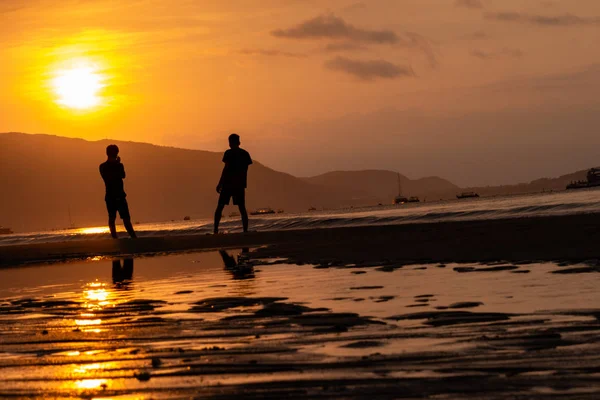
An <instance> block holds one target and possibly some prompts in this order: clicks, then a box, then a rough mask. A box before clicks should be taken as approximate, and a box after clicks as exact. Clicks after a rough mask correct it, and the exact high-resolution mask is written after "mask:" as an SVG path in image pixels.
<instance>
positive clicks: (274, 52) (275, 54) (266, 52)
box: [239, 49, 306, 58]
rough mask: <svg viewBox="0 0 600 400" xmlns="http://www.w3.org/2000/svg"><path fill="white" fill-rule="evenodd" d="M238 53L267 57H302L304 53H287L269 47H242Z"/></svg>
mask: <svg viewBox="0 0 600 400" xmlns="http://www.w3.org/2000/svg"><path fill="white" fill-rule="evenodd" d="M239 53H240V54H244V55H248V56H268V57H292V58H304V57H306V55H305V54H299V53H289V52H287V51H281V50H271V49H242V50H240V51H239Z"/></svg>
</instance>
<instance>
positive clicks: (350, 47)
mask: <svg viewBox="0 0 600 400" xmlns="http://www.w3.org/2000/svg"><path fill="white" fill-rule="evenodd" d="M324 50H325V51H326V52H329V53H335V52H343V51H364V50H368V47H366V46H364V45H362V44H359V43H353V42H336V43H329V44H328V45H327V46H325V48H324Z"/></svg>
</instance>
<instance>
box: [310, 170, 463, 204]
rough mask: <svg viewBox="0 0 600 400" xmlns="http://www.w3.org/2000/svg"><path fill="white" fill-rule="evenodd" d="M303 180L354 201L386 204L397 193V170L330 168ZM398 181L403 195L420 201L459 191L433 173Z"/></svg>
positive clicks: (456, 187)
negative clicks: (332, 190) (337, 169)
mask: <svg viewBox="0 0 600 400" xmlns="http://www.w3.org/2000/svg"><path fill="white" fill-rule="evenodd" d="M304 181H305V182H308V183H311V184H314V185H320V186H325V187H328V188H333V189H336V190H338V191H340V192H341V193H344V194H346V196H348V198H350V199H352V200H353V201H354V202H355V203H357V204H359V203H363V204H377V203H383V204H389V203H390V202H391V201H392V200H393V198H394V197H395V196H397V195H398V173H396V172H393V171H382V170H366V171H334V172H328V173H326V174H323V175H318V176H313V177H310V178H304ZM400 184H401V188H402V194H403V195H405V196H418V197H420V198H421V199H422V200H424V199H426V198H429V199H431V200H434V199H435V200H438V199H439V198H441V197H444V195H446V196H447V195H448V193H454V192H456V191H460V188H459V187H458V186H456V185H454V184H453V183H451V182H449V181H447V180H445V179H442V178H438V177H435V176H432V177H427V178H421V179H416V180H411V179H409V178H407V177H406V176H404V175H400Z"/></svg>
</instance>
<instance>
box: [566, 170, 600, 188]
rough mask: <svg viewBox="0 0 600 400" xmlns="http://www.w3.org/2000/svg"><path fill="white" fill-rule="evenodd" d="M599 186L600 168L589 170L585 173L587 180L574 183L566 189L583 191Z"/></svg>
mask: <svg viewBox="0 0 600 400" xmlns="http://www.w3.org/2000/svg"><path fill="white" fill-rule="evenodd" d="M596 186H600V168H591V169H590V170H588V172H587V180H585V181H574V182H571V183H569V184H568V185H567V189H585V188H591V187H596Z"/></svg>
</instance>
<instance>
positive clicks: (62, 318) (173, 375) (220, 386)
mask: <svg viewBox="0 0 600 400" xmlns="http://www.w3.org/2000/svg"><path fill="white" fill-rule="evenodd" d="M599 222H600V215H590V216H577V217H553V218H535V219H520V220H500V221H485V222H455V223H443V224H422V225H409V226H408V225H407V226H386V227H361V228H346V229H331V230H311V231H289V232H265V233H253V234H248V235H223V236H197V237H189V236H188V237H179V238H173V237H171V238H154V239H140V240H136V241H130V240H121V241H112V240H105V241H104V240H103V241H92V242H77V243H62V244H52V245H42V246H20V247H11V248H2V249H1V250H0V251H1V253H0V257H1V259H2V265H3V266H6V267H13V268H4V269H0V398H5V397H6V398H43V397H45V398H143V399H150V398H154V399H159V398H213V399H229V398H231V399H234V398H235V399H240V398H254V399H259V398H261V399H265V398H266V399H282V398H287V399H306V398H322V399H355V398H358V399H362V398H366V399H399V398H402V399H423V398H429V399H457V400H463V399H534V400H535V399H598V398H600V383H599V382H600V290H599V288H600V273H599V272H600V261H599V260H598V258H600V254H599V253H600V251H599V249H600V245H599V243H600V233H599V232H598V228H597V227H598V226H600V225H598V223H599ZM264 245H268V246H264ZM233 246H259V247H256V248H254V249H252V250H251V251H250V252H249V253H248V252H246V251H244V254H243V255H242V257H241V258H240V259H239V260H238V259H237V257H236V256H237V254H238V253H239V252H240V250H236V251H231V250H229V253H227V251H224V250H223V251H221V253H220V254H219V253H218V252H193V251H191V250H192V249H209V248H218V247H225V248H231V247H233ZM170 252H181V253H180V254H171V255H167V254H165V253H170ZM117 254H135V255H136V256H135V257H134V258H132V259H130V258H129V257H130V256H127V257H122V256H121V257H118V258H116V259H115V255H117ZM122 258H126V259H128V260H129V261H125V260H121V259H122ZM61 259H64V260H70V261H69V262H65V263H61V262H56V261H57V260H61ZM78 259H85V260H78ZM36 260H38V261H44V262H46V261H54V263H45V264H39V263H34V261H36ZM236 260H237V261H236ZM113 261H117V262H116V263H113Z"/></svg>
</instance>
